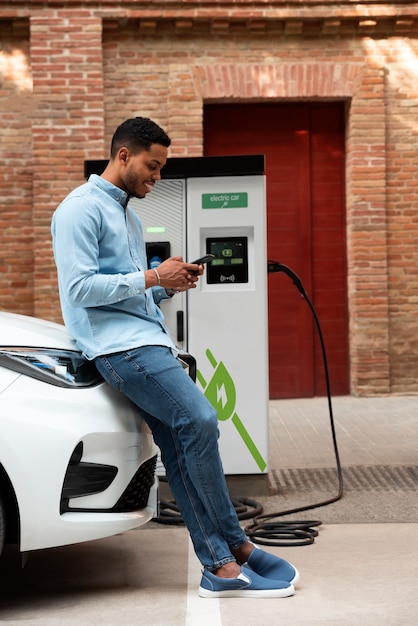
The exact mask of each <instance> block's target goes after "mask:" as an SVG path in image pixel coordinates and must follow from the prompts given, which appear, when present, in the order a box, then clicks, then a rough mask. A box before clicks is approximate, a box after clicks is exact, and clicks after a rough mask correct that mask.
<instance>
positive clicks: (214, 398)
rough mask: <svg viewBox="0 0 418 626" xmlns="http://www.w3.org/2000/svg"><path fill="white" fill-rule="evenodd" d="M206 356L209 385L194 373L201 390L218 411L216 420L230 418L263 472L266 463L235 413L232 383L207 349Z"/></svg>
mask: <svg viewBox="0 0 418 626" xmlns="http://www.w3.org/2000/svg"><path fill="white" fill-rule="evenodd" d="M206 356H207V357H208V361H209V362H210V364H211V365H212V367H213V368H214V370H215V372H214V374H213V376H212V378H211V379H210V381H209V383H207V382H206V380H205V378H204V377H203V375H202V373H201V371H200V370H197V373H196V377H197V379H198V381H199V383H200V385H201V386H202V389H204V393H205V396H206V397H207V399H208V400H209V402H210V403H211V405H212V406H213V407H214V408H215V409H216V410H217V411H218V420H220V421H221V422H223V421H226V420H227V419H229V418H232V423H233V424H234V426H235V428H236V429H237V431H238V432H239V434H240V436H241V438H242V440H243V441H244V443H245V445H246V446H247V448H248V450H249V451H250V453H251V455H252V457H253V459H254V461H255V462H256V463H257V465H258V467H259V468H260V471H261V472H264V470H265V469H266V467H267V463H266V462H265V460H264V459H263V457H262V456H261V454H260V452H259V450H258V448H257V446H256V445H255V443H254V441H253V440H252V439H251V436H250V435H249V433H248V431H247V429H246V428H245V426H244V424H243V423H242V421H241V420H240V418H239V417H238V415H237V413H236V412H235V404H236V396H237V394H236V390H235V385H234V381H233V380H232V378H231V375H230V374H229V372H228V370H227V369H226V367H225V365H224V364H223V363H222V361H219V363H218V362H217V361H216V359H215V358H214V356H213V354H212V352H211V351H210V350H209V349H208V350H206Z"/></svg>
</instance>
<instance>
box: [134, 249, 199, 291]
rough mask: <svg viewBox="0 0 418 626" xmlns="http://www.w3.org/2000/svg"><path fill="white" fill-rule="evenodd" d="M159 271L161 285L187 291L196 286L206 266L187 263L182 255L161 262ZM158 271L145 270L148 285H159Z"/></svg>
mask: <svg viewBox="0 0 418 626" xmlns="http://www.w3.org/2000/svg"><path fill="white" fill-rule="evenodd" d="M157 272H158V276H159V277H160V278H159V281H160V282H159V284H160V285H161V287H164V288H165V289H173V290H174V291H187V290H188V289H194V288H195V287H196V283H197V281H198V280H199V276H201V275H202V274H203V272H204V267H203V265H196V264H194V263H186V262H185V261H183V258H182V257H181V256H176V257H171V258H169V259H166V260H165V261H163V262H162V263H160V264H159V265H158V267H157ZM157 272H155V271H154V270H147V271H146V272H145V280H146V286H147V287H152V286H154V285H158V276H157Z"/></svg>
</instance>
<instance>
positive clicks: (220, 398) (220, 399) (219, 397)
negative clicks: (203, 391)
mask: <svg viewBox="0 0 418 626" xmlns="http://www.w3.org/2000/svg"><path fill="white" fill-rule="evenodd" d="M216 403H217V404H218V405H219V404H220V405H221V408H222V409H223V408H224V406H225V404H226V390H225V385H224V384H223V383H222V385H221V386H220V387H219V385H216Z"/></svg>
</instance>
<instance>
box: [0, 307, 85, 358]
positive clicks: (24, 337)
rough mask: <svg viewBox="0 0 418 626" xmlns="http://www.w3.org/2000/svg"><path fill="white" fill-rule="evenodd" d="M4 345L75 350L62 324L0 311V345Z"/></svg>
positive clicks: (72, 341) (73, 343)
mask: <svg viewBox="0 0 418 626" xmlns="http://www.w3.org/2000/svg"><path fill="white" fill-rule="evenodd" d="M4 346H9V347H11V346H27V347H36V348H59V349H64V350H77V347H76V345H75V342H74V340H73V339H72V338H71V337H70V336H69V335H68V333H67V331H66V330H65V326H64V325H63V324H55V323H54V322H49V321H47V320H42V319H38V318H36V317H29V316H27V315H19V314H18V313H7V312H4V311H0V347H4Z"/></svg>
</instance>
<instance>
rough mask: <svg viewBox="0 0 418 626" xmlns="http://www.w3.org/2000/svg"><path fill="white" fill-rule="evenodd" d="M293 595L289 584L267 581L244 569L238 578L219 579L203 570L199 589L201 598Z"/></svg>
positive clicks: (282, 581) (293, 591) (284, 596)
mask: <svg viewBox="0 0 418 626" xmlns="http://www.w3.org/2000/svg"><path fill="white" fill-rule="evenodd" d="M294 593H295V589H294V587H293V585H292V584H290V583H289V582H287V581H284V580H268V579H267V578H263V577H262V576H259V575H258V574H256V573H255V572H253V571H251V570H250V569H247V568H246V567H241V574H240V575H239V576H238V578H219V576H215V574H212V572H209V571H208V570H204V571H203V575H202V580H201V581H200V587H199V596H200V597H201V598H287V597H288V596H292V595H293V594H294Z"/></svg>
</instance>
